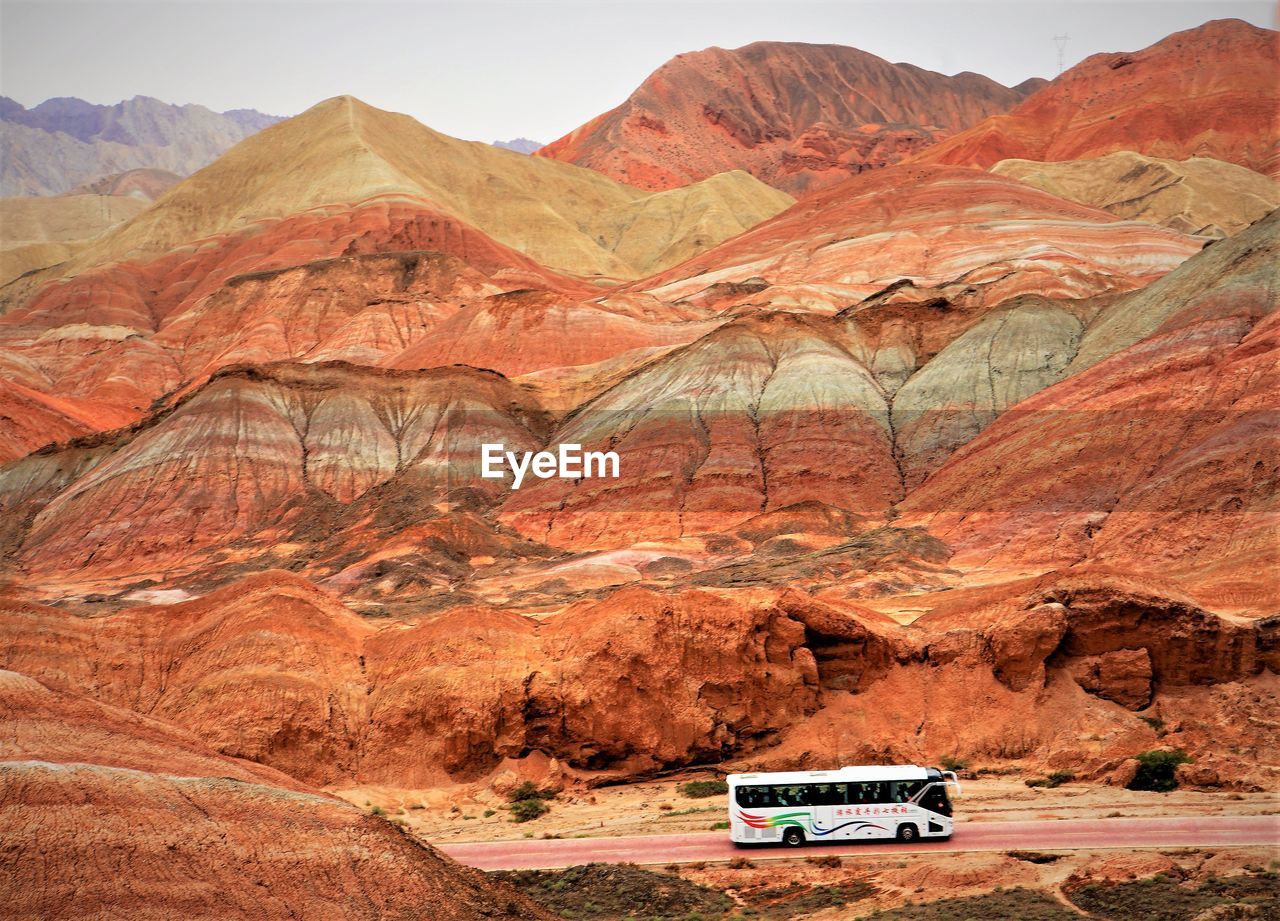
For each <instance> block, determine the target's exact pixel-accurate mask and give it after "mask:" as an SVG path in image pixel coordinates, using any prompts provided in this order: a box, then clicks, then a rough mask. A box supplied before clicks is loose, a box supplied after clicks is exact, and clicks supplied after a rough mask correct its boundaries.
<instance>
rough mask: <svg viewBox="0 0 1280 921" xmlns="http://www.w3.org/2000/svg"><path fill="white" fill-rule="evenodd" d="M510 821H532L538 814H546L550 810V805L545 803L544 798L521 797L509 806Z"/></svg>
mask: <svg viewBox="0 0 1280 921" xmlns="http://www.w3.org/2000/svg"><path fill="white" fill-rule="evenodd" d="M510 809H511V821H513V822H532V821H533V820H534V819H536V818H538V817H539V816H543V815H546V814H547V813H548V812H550V811H551V807H550V806H548V805H547V803H546V800H542V799H521V800H516V801H515V802H514V803H512V804H511V806H510Z"/></svg>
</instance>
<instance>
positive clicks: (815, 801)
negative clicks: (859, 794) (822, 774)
mask: <svg viewBox="0 0 1280 921" xmlns="http://www.w3.org/2000/svg"><path fill="white" fill-rule="evenodd" d="M844 787H845V784H842V783H841V784H836V783H816V784H810V785H809V789H808V794H809V808H810V809H811V810H812V811H813V834H814V836H815V837H816V838H817V839H818V840H819V841H822V840H831V838H833V837H835V838H838V837H840V835H838V834H836V835H833V834H832V831H833V830H834V829H835V828H836V826H838V825H839V824H840V820H839V818H838V817H837V815H836V811H837V810H836V807H837V806H839V805H841V804H842V803H843V802H844Z"/></svg>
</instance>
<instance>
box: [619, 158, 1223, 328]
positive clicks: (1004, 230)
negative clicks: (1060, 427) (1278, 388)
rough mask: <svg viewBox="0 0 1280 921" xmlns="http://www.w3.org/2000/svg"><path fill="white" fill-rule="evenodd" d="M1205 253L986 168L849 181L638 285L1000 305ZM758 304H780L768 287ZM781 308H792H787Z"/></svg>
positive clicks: (1150, 272)
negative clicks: (919, 290)
mask: <svg viewBox="0 0 1280 921" xmlns="http://www.w3.org/2000/svg"><path fill="white" fill-rule="evenodd" d="M1199 246H1200V244H1199V243H1198V242H1196V241H1194V240H1193V239H1191V238H1188V237H1186V236H1184V235H1182V234H1179V233H1176V232H1174V231H1170V230H1167V229H1164V228H1157V227H1151V226H1148V225H1143V224H1137V223H1133V222H1120V221H1116V220H1115V218H1114V216H1112V215H1109V214H1107V213H1106V212H1104V211H1100V210H1098V209H1095V208H1091V207H1088V206H1086V205H1078V204H1075V203H1072V202H1067V201H1064V200H1063V199H1060V198H1055V197H1054V196H1052V195H1048V194H1046V193H1044V192H1040V191H1038V190H1035V189H1032V188H1030V187H1029V186H1026V185H1023V184H1022V183H1019V182H1015V181H1012V180H1009V179H1005V178H1004V177H1000V176H993V175H990V174H987V173H981V172H978V171H976V170H969V169H958V168H953V167H938V166H906V165H903V166H897V167H890V168H889V169H884V170H878V171H876V172H874V173H869V174H865V175H863V176H859V177H856V178H854V179H850V180H848V181H847V182H845V183H843V184H841V185H839V186H835V187H833V188H831V189H828V190H826V191H823V192H820V193H818V194H816V195H814V196H812V197H810V198H807V199H805V200H804V201H802V202H800V203H799V204H797V205H795V206H794V207H792V208H790V209H788V210H787V211H784V212H783V213H782V214H780V215H778V216H777V217H775V218H773V219H771V220H768V221H765V222H763V223H761V224H759V225H757V226H756V227H754V228H752V229H751V230H749V231H747V232H746V233H744V234H741V235H739V236H737V237H734V238H733V239H731V240H728V241H726V242H725V243H722V244H721V245H719V246H717V247H714V248H713V249H710V250H708V251H707V252H705V253H703V254H702V255H700V256H696V257H695V258H693V259H690V260H688V261H687V262H684V263H682V264H681V265H679V266H676V267H675V268H673V269H670V270H668V271H666V272H663V273H661V274H659V275H656V276H654V277H653V278H650V279H646V280H645V281H643V282H640V283H638V285H637V287H643V288H644V289H645V290H647V291H649V292H650V293H651V294H653V295H655V296H656V297H659V298H661V299H664V300H676V299H679V298H683V297H690V296H693V295H695V294H697V293H698V292H700V291H703V290H704V289H706V288H708V287H709V286H711V285H717V284H718V285H723V284H726V283H739V284H743V283H746V282H748V281H749V280H752V279H755V280H757V281H763V282H764V283H766V284H769V285H781V286H784V287H785V286H793V288H792V289H789V290H787V292H786V294H785V297H786V298H788V299H789V300H791V299H794V297H795V291H794V288H795V287H798V286H802V287H803V288H804V289H805V290H807V291H809V292H812V293H813V296H814V299H815V300H818V301H822V300H824V299H826V298H833V299H835V300H836V301H837V302H839V301H840V300H843V303H844V304H849V303H850V302H852V301H858V300H861V299H863V298H865V297H867V296H868V295H871V294H874V293H876V292H878V291H881V290H882V289H884V288H885V287H887V286H889V285H891V284H893V283H896V282H901V281H902V280H903V279H910V280H911V281H913V282H915V283H916V284H917V285H919V286H941V285H948V284H952V285H954V287H955V289H956V290H955V292H954V294H955V295H957V296H958V295H959V294H960V292H962V291H963V292H965V294H966V296H969V297H971V298H972V296H973V293H974V291H976V292H979V293H980V296H981V300H982V301H983V303H986V304H989V305H994V304H996V303H999V302H1000V301H1002V300H1005V299H1007V298H1010V297H1014V296H1016V295H1019V294H1026V293H1033V294H1039V295H1041V296H1046V297H1071V298H1080V297H1087V296H1090V295H1093V294H1098V293H1102V292H1105V291H1124V290H1129V289H1131V288H1135V287H1139V286H1141V285H1143V284H1145V283H1147V282H1148V281H1150V280H1152V279H1154V278H1157V277H1159V276H1160V275H1162V274H1164V273H1165V272H1167V271H1169V270H1170V269H1172V268H1173V267H1174V266H1176V265H1178V264H1179V263H1180V262H1182V261H1183V260H1184V259H1186V258H1187V257H1188V256H1190V255H1191V254H1192V253H1194V252H1195V251H1196V250H1197V249H1198V248H1199ZM750 298H751V300H752V302H753V303H756V304H759V303H761V302H763V303H769V302H770V301H769V291H767V290H761V289H759V288H758V287H757V290H756V291H754V292H753V293H752V294H751V295H750ZM779 306H783V307H785V306H787V304H786V303H785V302H784V303H782V304H779Z"/></svg>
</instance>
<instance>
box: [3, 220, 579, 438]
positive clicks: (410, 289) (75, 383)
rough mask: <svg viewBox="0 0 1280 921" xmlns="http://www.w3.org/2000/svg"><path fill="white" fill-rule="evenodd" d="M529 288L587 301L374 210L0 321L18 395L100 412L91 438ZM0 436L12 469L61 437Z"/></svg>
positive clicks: (129, 268) (542, 274) (237, 246)
mask: <svg viewBox="0 0 1280 921" xmlns="http://www.w3.org/2000/svg"><path fill="white" fill-rule="evenodd" d="M375 255H378V256H379V257H378V258H374V256H375ZM486 276H487V277H486ZM493 279H496V283H495V281H494V280H493ZM529 283H533V284H537V285H539V286H542V287H545V288H549V289H551V290H558V291H567V292H575V293H579V294H580V293H584V292H585V291H587V290H590V289H586V288H584V287H583V286H582V285H580V284H579V283H577V282H572V281H570V280H568V279H563V278H561V277H560V276H557V275H556V274H555V273H551V272H548V271H546V270H544V269H542V268H541V267H540V266H538V265H537V264H536V263H534V262H533V261H532V260H530V259H529V258H527V257H525V256H523V255H521V254H519V253H516V252H515V251H514V250H510V249H508V248H506V247H504V246H502V245H500V244H498V243H495V242H494V241H493V240H491V239H489V238H488V237H486V236H485V235H484V234H481V233H480V232H479V231H477V230H475V229H474V228H471V227H468V226H466V225H465V224H462V223H460V222H458V221H456V220H454V219H452V218H449V217H445V216H443V215H441V214H439V213H438V212H437V211H435V210H433V209H432V208H430V207H428V206H427V205H425V204H424V203H423V202H421V201H415V200H404V199H400V198H394V197H384V198H379V199H373V200H370V201H367V202H363V203H360V204H358V205H356V206H352V207H347V206H334V207H332V208H328V209H316V210H313V211H309V212H306V213H304V214H300V215H295V216H293V217H290V218H285V219H282V220H278V221H266V222H262V223H259V224H257V225H254V226H253V227H251V228H249V229H246V230H241V231H238V232H234V233H230V234H226V235H223V236H219V237H216V238H214V239H211V240H206V241H203V242H201V243H200V244H198V245H194V246H191V247H184V248H180V249H178V250H175V251H173V252H171V253H169V254H167V255H165V256H162V257H160V258H158V259H154V260H151V261H148V262H141V263H135V262H123V263H114V264H111V265H107V266H103V267H101V268H94V269H90V270H88V271H86V272H83V273H81V274H80V275H77V276H76V277H74V278H71V279H68V280H66V281H61V282H54V283H52V284H49V285H46V286H45V287H44V288H42V289H41V290H40V291H39V293H37V294H36V295H35V296H34V297H32V298H31V300H30V301H29V302H27V303H26V304H25V305H24V306H21V307H19V308H17V309H15V310H11V311H10V312H9V313H7V314H4V315H3V316H0V348H2V349H3V350H4V354H6V356H7V357H8V358H9V360H10V361H13V362H21V363H22V365H23V366H24V367H25V368H27V369H35V370H34V371H31V370H28V371H27V374H28V375H29V377H30V382H29V383H26V384H25V385H24V386H28V387H31V388H32V389H39V390H41V391H43V392H45V393H48V394H49V395H50V396H51V397H52V398H56V399H62V400H64V401H69V402H71V403H74V404H79V405H84V406H86V407H94V406H102V407H103V409H102V411H101V412H95V413H90V412H88V411H86V412H83V413H81V419H82V421H83V423H84V424H85V425H86V426H87V427H89V429H90V430H102V429H106V428H112V427H114V426H117V425H120V424H122V423H123V422H125V421H132V420H134V419H137V418H139V417H140V416H141V415H142V414H143V412H145V410H146V409H147V408H148V407H149V406H150V404H151V403H152V401H153V400H155V399H156V398H157V397H159V396H162V395H163V394H165V393H167V392H169V391H170V390H172V389H173V388H174V387H176V386H177V385H178V384H179V383H180V382H184V381H185V382H187V383H188V384H189V383H191V382H193V381H194V382H199V381H201V380H203V379H204V378H205V377H207V376H208V375H210V374H212V373H214V372H215V371H216V370H217V369H218V368H220V367H224V366H226V365H228V364H233V363H236V362H238V361H243V360H253V361H279V360H283V359H301V358H306V359H308V360H323V359H329V358H342V359H345V360H357V361H362V362H366V363H372V362H374V361H377V360H379V359H380V358H382V357H383V356H385V355H388V354H394V353H398V352H400V351H402V350H403V349H404V348H406V347H407V346H408V345H410V344H411V343H412V342H413V341H414V340H415V339H416V338H417V337H419V336H421V335H422V334H423V333H425V332H426V330H427V329H429V328H430V326H431V325H432V324H433V323H435V322H436V321H438V320H439V319H441V318H443V317H445V316H448V315H450V314H451V313H453V312H454V311H455V310H456V309H457V308H458V307H459V306H462V305H464V304H467V303H470V302H471V301H472V300H474V299H476V298H478V297H481V296H483V295H486V294H490V293H492V292H494V291H497V290H500V289H501V288H503V287H508V286H511V285H516V286H521V287H522V286H524V285H526V284H529ZM321 305H323V307H322V306H321ZM0 433H5V434H4V437H5V438H7V439H10V440H11V441H12V442H13V443H14V445H15V447H14V449H13V451H14V453H15V455H16V453H25V450H31V449H32V448H35V447H38V446H40V445H43V444H46V443H48V442H49V441H51V440H54V439H56V438H59V437H63V436H62V433H61V432H59V431H58V430H57V429H54V430H51V431H49V432H46V433H43V434H42V433H41V432H40V431H39V430H32V431H28V432H26V433H25V434H23V433H20V432H19V426H18V424H17V422H16V421H11V422H9V423H8V424H5V422H4V420H0ZM22 449H25V450H22Z"/></svg>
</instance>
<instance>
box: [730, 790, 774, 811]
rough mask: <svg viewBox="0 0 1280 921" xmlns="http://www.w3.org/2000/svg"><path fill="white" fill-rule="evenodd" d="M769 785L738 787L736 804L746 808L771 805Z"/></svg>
mask: <svg viewBox="0 0 1280 921" xmlns="http://www.w3.org/2000/svg"><path fill="white" fill-rule="evenodd" d="M770 790H771V788H769V787H763V786H760V787H756V786H752V787H738V793H737V798H738V805H739V806H742V807H744V808H746V809H767V808H768V807H769V806H771V805H772V800H773V797H772V796H771V795H770Z"/></svg>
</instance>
